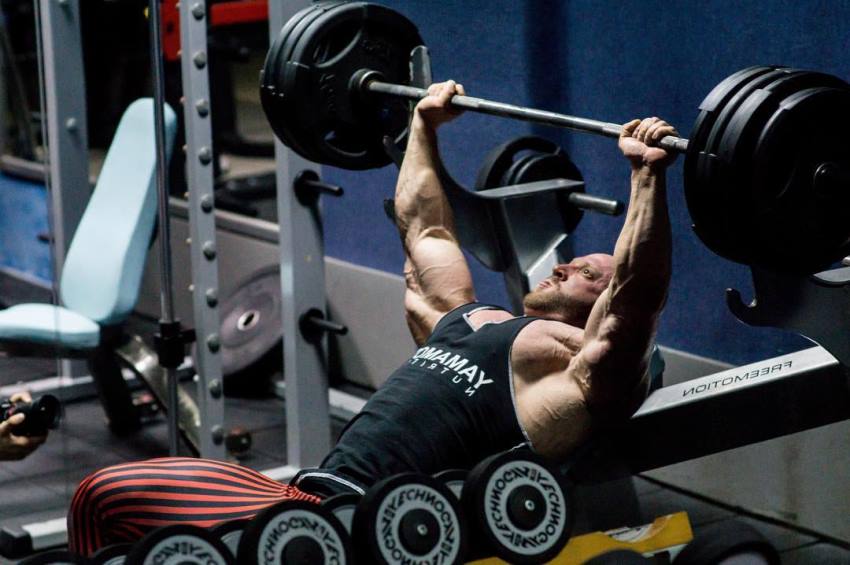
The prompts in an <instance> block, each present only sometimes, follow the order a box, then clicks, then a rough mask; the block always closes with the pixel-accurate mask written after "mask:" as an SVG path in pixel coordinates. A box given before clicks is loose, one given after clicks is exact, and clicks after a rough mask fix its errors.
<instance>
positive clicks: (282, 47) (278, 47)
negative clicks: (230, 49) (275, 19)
mask: <svg viewBox="0 0 850 565" xmlns="http://www.w3.org/2000/svg"><path fill="white" fill-rule="evenodd" d="M320 4H321V3H316V4H311V5H310V6H308V7H306V8H304V9H302V10H299V11H298V12H296V13H295V14H294V15H293V16H292V17H291V18H289V19H288V20H287V21H286V23H285V24H284V25H283V27H282V28H281V30H280V33H279V34H278V36H277V38H275V40H274V42H273V43H272V44H271V46H270V47H269V51H268V53H266V59H265V62H264V63H263V68H262V70H261V71H260V97H261V99H262V101H263V108H264V109H266V111H267V116H266V117H267V119H268V120H269V122H271V123H272V129H274V132H275V134H276V135H277V136H278V137H279V138H280V140H281V141H282V142H283V143H284V144H285V145H287V146H289V147H291V146H292V145H291V144H292V143H294V142H293V140H292V138H291V136H289V135H287V133H286V128H283V127H281V128H277V127H275V126H274V124H276V123H279V122H280V121H281V120H283V116H281V115H280V114H279V113H277V114H275V116H274V117H272V116H271V115H268V111H269V110H272V111H277V110H278V108H279V106H278V105H276V104H272V103H270V104H269V105H268V107H267V106H266V102H265V98H264V97H275V96H279V95H281V94H280V92H279V90H278V88H277V84H276V81H277V80H278V78H279V77H280V76H282V73H283V71H284V69H285V68H286V62H287V61H288V54H289V51H290V50H291V46H287V41H288V39H289V35H290V34H291V33H292V30H293V29H294V28H295V27H296V26H297V25H298V24H299V23H300V22H302V21H303V20H304V19H305V18H307V17H309V16H311V15H312V14H313V13H315V12H316V10H317V9H318V8H319V6H320Z"/></svg>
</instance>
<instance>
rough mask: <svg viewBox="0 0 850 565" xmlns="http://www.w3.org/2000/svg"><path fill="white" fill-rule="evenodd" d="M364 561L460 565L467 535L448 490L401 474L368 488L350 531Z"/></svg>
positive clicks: (426, 479) (430, 479)
mask: <svg viewBox="0 0 850 565" xmlns="http://www.w3.org/2000/svg"><path fill="white" fill-rule="evenodd" d="M351 534H352V535H351V538H352V540H353V541H354V544H355V550H356V551H357V556H358V560H359V561H361V562H363V563H381V564H384V565H387V564H391V563H446V564H453V563H463V559H464V556H465V554H466V531H465V526H464V519H463V513H462V512H461V509H460V504H459V502H458V501H457V499H456V498H455V497H454V495H453V494H452V492H451V491H450V490H449V488H448V487H447V486H446V485H444V484H442V483H440V482H439V481H437V480H436V479H434V478H433V477H429V476H427V475H420V474H415V473H404V474H401V475H396V476H394V477H390V478H388V479H384V480H382V481H379V482H378V483H377V484H375V485H374V486H373V487H372V488H370V489H369V490H368V491H367V492H366V494H365V495H364V496H363V498H362V499H361V501H360V503H359V504H358V505H357V509H356V510H355V512H354V519H353V521H352V527H351Z"/></svg>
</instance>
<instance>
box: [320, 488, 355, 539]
mask: <svg viewBox="0 0 850 565" xmlns="http://www.w3.org/2000/svg"><path fill="white" fill-rule="evenodd" d="M361 498H362V497H361V496H360V495H359V494H356V493H353V492H350V493H348V492H346V493H342V494H335V495H333V496H331V497H329V498H326V499H325V500H323V501H322V507H324V508H325V509H326V510H330V511H331V513H332V514H333V515H334V516H336V518H337V520H339V521H340V523H341V524H342V527H343V528H345V531H346V532H348V533H349V534H350V533H351V523H352V521H353V520H354V510H355V509H356V508H357V504H359V502H360V499H361Z"/></svg>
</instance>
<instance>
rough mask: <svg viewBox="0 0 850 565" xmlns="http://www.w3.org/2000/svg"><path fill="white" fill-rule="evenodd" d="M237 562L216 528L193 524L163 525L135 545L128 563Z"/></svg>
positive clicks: (215, 564)
mask: <svg viewBox="0 0 850 565" xmlns="http://www.w3.org/2000/svg"><path fill="white" fill-rule="evenodd" d="M155 564H156V565H159V564H163V565H168V564H175V565H176V564H179V565H195V564H197V565H235V564H236V559H235V558H234V557H233V554H231V552H230V550H229V549H228V548H227V546H226V545H225V544H224V542H223V541H221V539H220V538H219V537H218V536H216V535H215V534H214V533H213V532H212V531H210V530H208V529H206V528H201V527H199V526H193V525H189V524H174V525H170V526H163V527H162V528H157V529H156V530H153V531H152V532H150V533H148V534H147V535H145V537H143V538H142V539H141V540H139V541H138V542H137V543H136V544H135V545H133V547H132V549H131V550H130V552H129V553H128V554H127V557H126V559H125V560H124V565H155Z"/></svg>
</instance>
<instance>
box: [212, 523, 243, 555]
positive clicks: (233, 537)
mask: <svg viewBox="0 0 850 565" xmlns="http://www.w3.org/2000/svg"><path fill="white" fill-rule="evenodd" d="M248 523H250V520H229V521H227V522H222V523H221V524H218V525H215V526H213V527H212V528H210V531H211V532H212V534H213V535H214V536H215V537H217V538H218V539H220V540H221V541H222V543H224V545H226V546H227V549H229V550H230V554H231V555H233V557H234V558H235V557H236V555H237V554H238V551H239V540H240V539H242V532H243V531H244V530H245V527H246V526H247V525H248Z"/></svg>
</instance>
